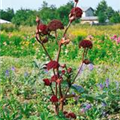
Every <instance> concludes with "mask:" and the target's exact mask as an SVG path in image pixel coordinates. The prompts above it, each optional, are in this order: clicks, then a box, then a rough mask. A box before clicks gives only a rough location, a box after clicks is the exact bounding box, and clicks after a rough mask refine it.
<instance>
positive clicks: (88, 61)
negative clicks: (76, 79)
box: [83, 59, 91, 65]
mask: <svg viewBox="0 0 120 120" xmlns="http://www.w3.org/2000/svg"><path fill="white" fill-rule="evenodd" d="M83 63H85V64H86V65H88V64H90V63H91V62H90V60H88V59H85V60H83Z"/></svg>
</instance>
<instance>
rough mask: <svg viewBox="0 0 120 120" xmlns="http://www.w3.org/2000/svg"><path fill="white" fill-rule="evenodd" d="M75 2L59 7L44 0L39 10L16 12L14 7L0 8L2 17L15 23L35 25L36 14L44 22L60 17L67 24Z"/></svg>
mask: <svg viewBox="0 0 120 120" xmlns="http://www.w3.org/2000/svg"><path fill="white" fill-rule="evenodd" d="M73 5H74V3H73V2H72V1H69V2H68V3H67V4H66V5H63V6H60V7H59V8H57V7H56V6H54V5H50V6H49V5H48V3H47V2H45V1H43V4H42V6H41V8H40V9H39V10H30V9H20V10H17V11H16V12H14V10H13V9H11V8H8V9H7V10H0V14H1V18H2V19H5V20H8V21H11V22H12V23H14V24H15V25H30V26H32V25H35V24H36V22H35V19H36V16H39V17H40V18H41V20H42V21H43V22H44V23H48V22H50V20H52V19H59V20H61V21H62V22H63V23H64V24H65V25H66V24H67V23H68V15H69V13H70V10H71V9H72V8H73Z"/></svg>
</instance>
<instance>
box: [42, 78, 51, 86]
mask: <svg viewBox="0 0 120 120" xmlns="http://www.w3.org/2000/svg"><path fill="white" fill-rule="evenodd" d="M43 81H44V83H45V85H46V86H50V85H51V82H50V80H49V79H43Z"/></svg>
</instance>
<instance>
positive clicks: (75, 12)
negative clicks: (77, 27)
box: [69, 7, 83, 22]
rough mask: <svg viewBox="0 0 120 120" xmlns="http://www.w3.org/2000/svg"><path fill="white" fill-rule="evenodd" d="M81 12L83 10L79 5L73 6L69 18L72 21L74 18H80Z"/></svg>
mask: <svg viewBox="0 0 120 120" xmlns="http://www.w3.org/2000/svg"><path fill="white" fill-rule="evenodd" d="M82 14H83V11H82V9H81V8H79V7H74V8H73V9H72V10H71V12H70V15H69V20H70V21H71V22H72V21H74V20H75V19H76V18H81V17H82Z"/></svg>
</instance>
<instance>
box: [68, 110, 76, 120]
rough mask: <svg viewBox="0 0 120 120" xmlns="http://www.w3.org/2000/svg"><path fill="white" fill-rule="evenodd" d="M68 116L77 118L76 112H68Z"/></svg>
mask: <svg viewBox="0 0 120 120" xmlns="http://www.w3.org/2000/svg"><path fill="white" fill-rule="evenodd" d="M68 116H69V117H70V118H74V119H76V115H75V114H74V113H72V112H71V113H68Z"/></svg>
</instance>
